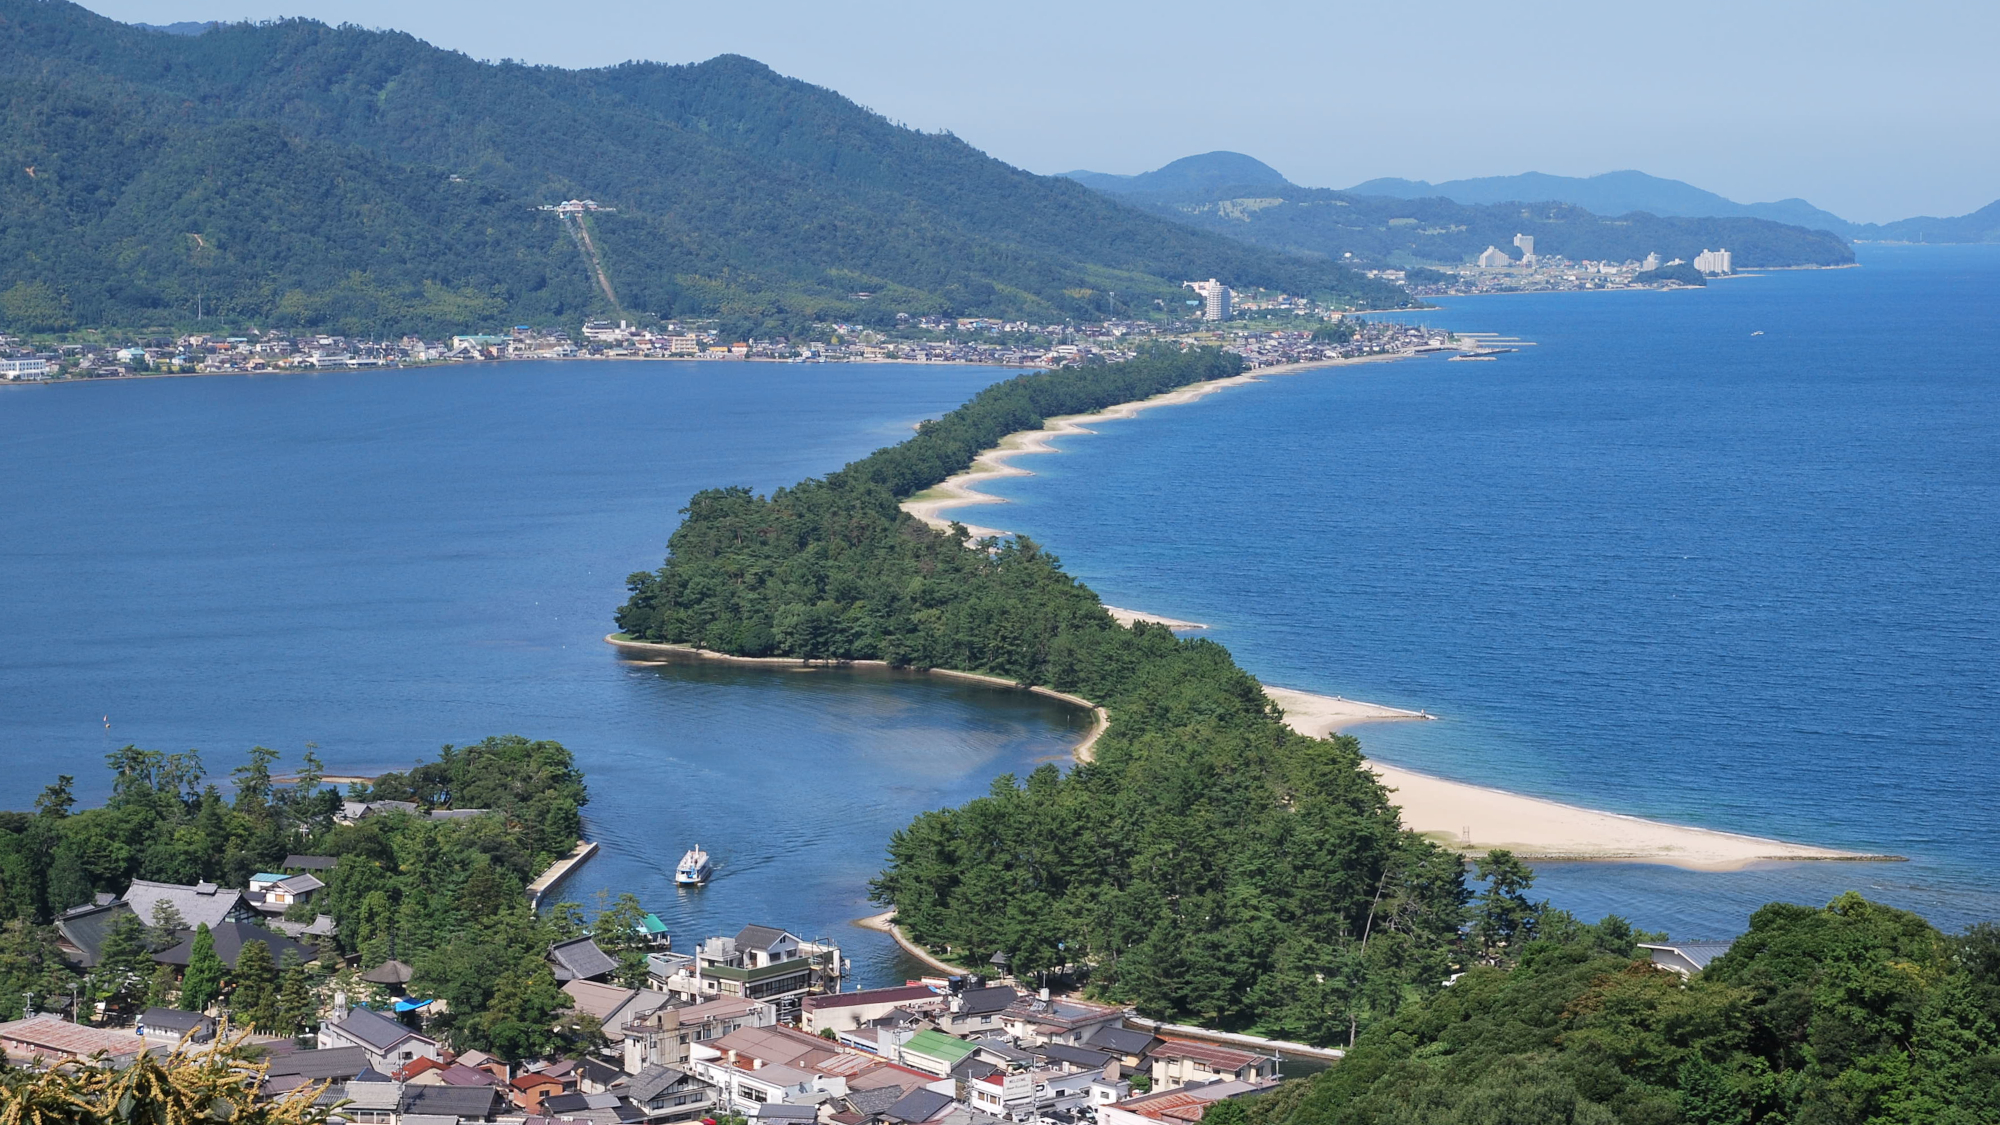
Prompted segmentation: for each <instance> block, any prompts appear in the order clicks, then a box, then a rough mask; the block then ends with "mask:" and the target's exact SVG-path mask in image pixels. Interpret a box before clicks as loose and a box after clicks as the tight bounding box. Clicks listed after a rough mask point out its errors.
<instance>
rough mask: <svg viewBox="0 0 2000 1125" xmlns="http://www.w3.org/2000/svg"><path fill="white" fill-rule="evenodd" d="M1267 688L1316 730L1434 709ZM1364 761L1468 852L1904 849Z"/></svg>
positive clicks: (1299, 723)
mask: <svg viewBox="0 0 2000 1125" xmlns="http://www.w3.org/2000/svg"><path fill="white" fill-rule="evenodd" d="M1264 694H1265V695H1267V696H1269V697H1270V699H1271V702H1273V703H1276V704H1277V705H1278V706H1279V707H1281V708H1283V709H1284V712H1285V724H1286V725H1287V726H1289V727H1291V728H1292V729H1293V730H1295V731H1298V732H1299V733H1300V734H1304V735H1310V736H1312V737H1314V738H1324V737H1326V736H1328V735H1330V734H1334V733H1336V732H1339V731H1344V730H1347V729H1349V728H1352V727H1356V726H1360V725H1362V724H1366V723H1381V722H1405V721H1409V720H1413V719H1414V720H1419V721H1421V720H1425V719H1430V718H1433V717H1434V716H1431V715H1428V714H1426V713H1425V712H1422V711H1405V710H1402V709H1400V708H1395V707H1383V706H1381V705H1379V704H1374V703H1362V702H1360V701H1359V700H1353V699H1342V698H1340V697H1339V696H1325V695H1315V694H1312V693H1310V692H1303V691H1297V690H1294V689H1290V688H1278V687H1266V688H1265V689H1264ZM1367 768H1368V769H1369V770H1370V771H1371V772H1373V773H1374V774H1375V776H1377V777H1379V778H1381V779H1382V784H1383V785H1384V786H1386V787H1388V789H1389V790H1390V792H1391V794H1392V797H1391V800H1392V801H1394V803H1395V804H1396V805H1398V806H1399V807H1400V808H1401V809H1402V815H1403V826H1404V827H1406V828H1409V829H1411V830H1412V831H1415V832H1418V833H1421V834H1423V835H1425V836H1428V837H1430V838H1431V839H1433V840H1436V841H1437V842H1438V843H1440V844H1443V845H1445V846H1446V847H1449V848H1454V849H1456V850H1458V851H1460V852H1463V853H1465V854H1468V855H1484V854H1486V853H1487V852H1489V851H1491V850H1493V849H1494V848H1506V849H1508V850H1509V851H1512V852H1513V853H1514V854H1515V855H1518V856H1520V857H1522V858H1523V859H1539V860H1622V861H1625V862H1631V863H1661V864H1667V865H1669V866H1673V867H1684V868H1688V869H1690V870H1694V871H1736V870H1740V869H1742V868H1745V867H1749V866H1751V865H1753V864H1758V863H1765V862H1770V861H1782V860H1807V859H1813V860H1827V859H1845V860H1869V859H1873V860H1886V859H1896V858H1898V857H1895V856H1877V855H1864V854H1862V853H1859V852H1848V851H1840V850H1837V849H1834V848H1821V847H1814V846H1812V845H1809V844H1791V843H1786V842H1784V841H1782V840H1767V839H1764V838H1762V837H1759V836H1744V835H1739V834H1737V833H1734V832H1718V831H1715V830H1714V829H1711V828H1691V827H1688V826H1686V825H1680V824H1668V823H1666V822H1664V821H1658V820H1647V819H1644V818H1643V817H1636V816H1626V815H1624V814H1622V813H1610V812H1600V811H1598V810H1596V809H1586V808H1581V807H1578V806H1576V805H1566V804H1563V803H1562V802H1560V801H1550V800H1546V799H1544V798H1541V797H1529V796H1525V795H1523V794H1520V793H1509V792H1507V791H1505V790H1502V789H1491V788H1488V787H1486V786H1483V785H1472V784H1469V783H1467V782H1463V781H1452V780H1449V779H1447V778H1442V777H1437V776H1435V775H1432V774H1427V773H1419V772H1417V771H1416V770H1412V769H1405V768H1403V767H1402V766H1392V765H1389V764H1388V763H1386V762H1381V761H1377V760H1375V759H1372V758H1371V759H1368V760H1367Z"/></svg>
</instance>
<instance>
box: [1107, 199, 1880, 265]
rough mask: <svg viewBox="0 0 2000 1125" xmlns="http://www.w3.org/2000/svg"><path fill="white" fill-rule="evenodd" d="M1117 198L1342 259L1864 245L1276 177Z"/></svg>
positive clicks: (1789, 254)
mask: <svg viewBox="0 0 2000 1125" xmlns="http://www.w3.org/2000/svg"><path fill="white" fill-rule="evenodd" d="M1118 198H1120V199H1123V200H1125V201H1127V202H1130V203H1132V204H1134V205H1135V206H1139V207H1143V208H1145V209H1146V210H1149V211H1151V212H1152V213H1154V214H1156V215H1160V216H1162V217H1165V218H1171V219H1174V220H1176V221H1179V222H1182V223H1186V224H1188V225H1189V226H1192V227H1194V228H1196V229H1199V230H1204V231H1210V232H1214V233H1217V234H1223V235H1227V236H1229V237H1232V238H1237V239H1241V240H1243V241H1245V242H1248V243H1252V244H1254V245H1257V246H1263V247H1267V248H1270V249H1273V250H1279V251H1283V252H1286V253H1294V254H1307V255H1317V256H1323V257H1326V258H1332V259H1341V258H1342V257H1343V256H1344V255H1348V254H1352V255H1353V260H1354V261H1356V262H1360V263H1367V264H1371V265H1381V264H1387V265H1397V266H1402V265H1411V264H1421V263H1435V264H1451V265H1456V264H1460V263H1466V262H1470V261H1472V260H1473V259H1474V258H1476V257H1478V255H1479V252H1480V251H1482V250H1484V249H1486V248H1487V247H1488V246H1498V247H1501V248H1502V249H1507V248H1509V247H1511V246H1512V244H1513V240H1514V236H1515V235H1516V234H1530V235H1533V236H1534V238H1535V251H1536V252H1537V253H1538V254H1541V255H1542V256H1544V257H1549V256H1561V257H1565V258H1569V259H1571V260H1573V261H1583V260H1586V259H1589V260H1593V261H1598V260H1604V259H1610V260H1612V261H1619V262H1623V261H1627V260H1631V259H1644V258H1645V256H1646V255H1647V254H1649V253H1655V252H1657V253H1658V254H1659V255H1660V257H1661V258H1662V259H1672V258H1687V259H1692V258H1693V257H1694V256H1695V255H1696V254H1699V253H1700V252H1701V251H1703V250H1705V249H1712V248H1716V247H1726V248H1727V249H1729V250H1730V251H1731V253H1732V254H1734V256H1735V261H1736V266H1737V267H1738V268H1739V269H1756V268H1775V267H1784V266H1835V265H1846V264H1849V263H1851V262H1853V261H1854V251H1853V250H1852V249H1850V248H1849V247H1848V245H1847V243H1846V242H1845V241H1843V240H1842V239H1841V238H1840V237H1839V236H1838V235H1834V234H1830V233H1828V232H1826V231H1820V230H1807V229H1806V228H1804V227H1796V226H1788V225H1786V224H1783V223H1775V222H1772V221H1770V220H1768V219H1756V218H1743V217H1724V218H1690V217H1684V216H1681V217H1669V216H1658V215H1651V214H1647V213H1645V212H1637V213H1634V214H1629V215H1621V216H1619V217H1617V218H1606V217H1604V216H1601V215H1596V214H1593V213H1591V212H1589V211H1586V210H1584V209H1583V208H1581V207H1577V206H1574V205H1571V204H1566V203H1499V204H1465V203H1455V202H1453V201H1451V200H1449V199H1443V198H1430V199H1397V198H1393V197H1389V196H1379V195H1355V194H1352V193H1349V192H1343V191H1330V190H1327V189H1324V188H1304V187H1296V186H1292V185H1289V184H1270V183H1260V184H1256V185H1254V186H1247V187H1245V186H1239V187H1230V188H1222V189H1216V190H1212V191H1209V192H1206V193H1203V194H1200V195H1185V194H1183V195H1175V194H1159V193H1155V194H1132V193H1123V194H1120V195H1119V196H1118ZM1512 252H1513V251H1511V250H1510V253H1512Z"/></svg>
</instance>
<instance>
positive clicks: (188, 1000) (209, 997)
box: [181, 922, 270, 1012]
mask: <svg viewBox="0 0 2000 1125" xmlns="http://www.w3.org/2000/svg"><path fill="white" fill-rule="evenodd" d="M265 956H266V957H267V958H268V957H269V956H270V951H269V949H268V948H267V949H266V950H265ZM222 973H223V968H222V958H221V957H219V956H217V955H216V952H215V935H214V934H212V933H210V932H209V929H208V923H207V922H203V923H202V924H201V925H199V926H196V927H195V928H194V944H193V945H192V946H191V947H189V949H188V963H187V969H186V970H185V971H184V972H182V973H181V1007H182V1008H184V1009H186V1010H188V1011H190V1012H204V1011H207V1010H208V1006H209V1005H210V1004H213V1003H215V1002H216V1000H217V999H219V998H220V997H221V996H222Z"/></svg>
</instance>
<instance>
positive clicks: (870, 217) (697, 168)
mask: <svg viewBox="0 0 2000 1125" xmlns="http://www.w3.org/2000/svg"><path fill="white" fill-rule="evenodd" d="M0 74H4V75H5V76H6V77H5V78H4V79H0V168H5V169H6V171H5V172H4V173H0V329H8V330H31V331H44V330H53V329H55V328H60V327H65V326H68V325H70V324H75V323H81V324H84V325H102V324H113V325H132V326H139V325H187V326H190V327H192V326H193V325H194V324H195V320H194V317H195V312H196V308H197V305H198V304H199V305H200V307H201V308H202V309H204V310H205V311H206V312H207V315H208V317H209V320H208V322H207V323H208V324H209V326H211V327H213V326H214V325H216V324H217V323H218V322H219V323H220V324H222V325H232V324H241V323H243V322H245V321H249V322H255V323H258V324H262V325H277V326H283V327H291V328H313V329H320V330H334V331H344V332H350V333H360V332H400V331H405V330H415V331H422V332H425V333H429V334H433V335H435V334H439V333H444V332H463V331H467V330H470V329H472V328H475V327H479V326H493V325H496V324H511V323H540V324H543V325H545V326H553V325H555V324H561V323H565V322H567V323H569V324H570V325H571V326H572V327H573V326H574V324H575V322H577V321H579V320H581V319H582V318H583V317H585V316H586V315H593V314H600V313H613V314H615V313H620V312H622V313H628V314H635V315H638V316H641V317H646V316H660V317H672V316H679V317H688V316H712V317H721V318H725V319H726V320H727V321H729V322H730V323H732V324H734V325H737V326H738V327H739V328H740V329H746V330H749V331H756V332H759V334H764V335H770V334H775V333H777V332H786V333H787V334H791V335H799V334H801V333H802V331H803V329H804V328H806V327H807V326H809V325H810V324H812V323H813V322H814V321H822V322H824V321H829V320H838V321H862V322H866V323H872V324H884V323H887V324H893V323H894V322H895V318H896V315H897V314H898V313H899V312H900V313H909V314H913V315H916V314H926V313H940V314H950V313H964V314H972V313H979V314H986V315H1008V316H1029V317H1033V318H1035V319H1037V320H1046V319H1058V320H1059V319H1062V318H1065V317H1072V316H1073V317H1087V318H1090V319H1098V318H1101V317H1103V316H1105V315H1107V313H1108V312H1109V310H1110V302H1109V297H1108V294H1109V293H1110V292H1111V291H1114V290H1115V291H1116V292H1117V294H1118V296H1119V303H1120V304H1121V305H1125V306H1127V307H1129V306H1130V305H1131V304H1132V303H1133V302H1135V301H1143V302H1145V303H1146V304H1148V305H1150V303H1151V301H1152V300H1153V299H1154V298H1156V297H1158V298H1171V297H1174V296H1175V295H1176V294H1177V293H1178V289H1177V286H1178V285H1179V283H1180V281H1181V280H1182V279H1183V278H1187V277H1211V276H1219V277H1224V278H1226V279H1228V280H1230V281H1231V282H1232V283H1233V284H1236V285H1239V286H1245V287H1248V286H1264V287H1270V288H1279V289H1284V290H1287V291H1290V292H1297V293H1317V294H1325V295H1329V296H1340V297H1345V298H1347V299H1349V300H1353V301H1359V302H1365V303H1368V304H1370V305H1371V306H1376V307H1380V306H1382V305H1385V304H1386V305H1395V304H1398V303H1402V302H1405V301H1406V300H1407V297H1406V295H1405V294H1404V293H1403V291H1402V290H1400V289H1398V288H1396V287H1394V286H1391V285H1387V284H1385V283H1382V282H1376V281H1370V280H1368V279H1367V278H1365V277H1361V276H1360V275H1358V274H1355V273H1353V272H1351V271H1349V270H1346V269H1343V268H1341V267H1339V266H1337V265H1334V264H1332V263H1330V262H1326V261H1321V260H1314V259H1310V258H1306V257H1300V256H1295V255H1291V254H1285V253H1274V252H1272V251H1268V250H1264V249H1261V248H1258V247H1253V246H1249V245H1245V244H1243V243H1240V242H1236V241H1233V240H1230V239H1227V238H1223V237H1219V236H1216V235H1212V234H1206V233H1203V232H1199V231H1193V230H1189V229H1187V228H1185V227H1182V226H1179V225H1177V224H1173V223H1169V222H1166V221H1163V220H1161V219H1158V218H1155V217H1153V216H1149V215H1146V214H1143V213H1141V212H1140V211H1137V210H1135V209H1133V208H1130V207H1127V206H1124V205H1122V204H1119V203H1116V202H1114V201H1111V200H1108V199H1105V198H1103V197H1101V196H1099V195H1097V194H1096V193H1094V192H1091V191H1089V190H1088V189H1086V188H1084V187H1082V186H1081V185H1079V184H1075V183H1072V182H1070V181H1067V180H1060V179H1053V178H1044V177H1038V176H1033V175H1030V174H1028V173H1026V172H1022V171H1020V170H1018V169H1015V168H1010V167H1008V166H1007V165H1005V164H1002V163H1001V162H999V161H997V160H993V159H991V158H989V157H987V156H985V155H984V154H982V153H980V152H978V151H977V150H975V149H973V148H972V147H971V146H969V145H967V144H965V143H964V142H963V141H960V140H958V139H957V138H955V137H951V136H949V135H942V134H927V133H920V132H917V131H915V130H911V129H906V128H901V127H898V126H895V125H892V124H890V123H889V122H887V121H885V120H883V119H882V118H881V117H880V116H878V115H876V114H874V113H871V112H869V111H867V110H865V109H863V108H862V107H860V106H857V105H855V104H854V103H852V102H850V101H848V100H847V99H845V98H842V97H840V96H838V95H837V94H834V93H832V92H831V91H828V90H824V89H821V88H818V87H814V86H810V85H808V84H806V83H803V82H798V81H795V80H792V79H787V78H783V77H781V76H779V75H777V74H775V73H773V72H772V71H770V70H769V69H768V68H766V67H763V66H761V65H759V64H757V63H755V62H752V61H751V60H748V59H744V58H739V57H734V56H724V57H722V58H717V59H712V60H710V61H709V62H706V63H702V64H698V65H693V66H660V65H655V64H629V65H625V66H618V67H611V68H607V69H603V70H593V71H566V70H559V69H556V68H552V67H550V68H544V67H526V66H521V65H518V64H512V63H503V64H500V65H493V64H488V63H481V62H477V61H475V60H473V59H469V58H467V57H465V56H464V55H462V54H459V53H457V52H451V51H443V50H439V49H437V48H434V47H431V46H429V45H428V44H425V43H422V42H420V41H418V40H416V39H414V38H412V37H410V36H408V35H403V34H397V33H385V32H373V31H366V30H363V29H361V28H359V27H354V26H344V27H337V28H336V27H327V26H325V25H323V24H319V23H314V22H311V21H306V20H285V21H277V22H273V23H268V24H259V25H251V24H237V25H229V26H221V27H217V28H214V29H212V30H210V31H208V32H207V33H206V34H203V35H200V36H192V37H190V36H173V35H164V34H161V33H158V32H151V31H146V30H143V29H140V28H134V27H130V26H127V25H123V24H119V23H116V22H113V21H111V20H108V19H105V18H103V17H100V16H97V15H94V14H92V13H90V12H87V11H85V10H84V9H82V8H79V7H77V6H75V5H73V4H70V3H67V2H62V0H56V2H44V0H0ZM31 169H32V173H31V172H30V171H29V170H31ZM567 197H591V198H595V199H598V200H600V201H603V202H604V203H607V204H609V205H611V206H614V207H616V208H617V210H616V212H615V213H613V212H604V213H599V214H598V215H596V216H594V217H593V218H592V220H591V221H592V225H593V241H594V242H596V243H597V244H598V246H599V248H600V249H601V250H602V252H603V256H604V263H605V267H606V269H607V270H608V272H609V276H610V280H611V282H612V283H613V286H614V287H615V289H616V291H617V294H618V296H619V298H620V300H621V301H622V302H623V305H624V307H623V308H622V309H615V310H614V309H612V308H611V307H610V306H609V304H608V303H607V301H606V300H605V298H604V296H603V295H602V294H601V293H600V292H598V291H597V288H596V286H595V284H594V283H593V280H592V278H591V276H590V273H589V271H588V270H587V269H586V267H585V264H584V261H583V259H582V256H581V255H580V254H579V252H578V250H577V249H576V247H575V246H573V245H572V244H571V242H570V240H569V238H568V237H567V236H566V235H565V233H564V231H563V229H562V227H561V225H560V223H559V222H558V220H557V219H556V217H555V216H554V215H552V214H548V213H545V212H540V211H537V210H536V207H537V206H538V205H541V204H548V203H553V202H556V201H558V200H561V199H564V198H567Z"/></svg>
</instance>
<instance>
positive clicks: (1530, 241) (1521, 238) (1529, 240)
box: [1514, 234, 1535, 267]
mask: <svg viewBox="0 0 2000 1125" xmlns="http://www.w3.org/2000/svg"><path fill="white" fill-rule="evenodd" d="M1514 245H1515V247H1517V248H1518V249H1519V250H1520V251H1521V264H1522V265H1524V266H1530V267H1532V266H1533V265H1534V264H1535V236H1534V235H1532V234H1517V235H1515V236H1514Z"/></svg>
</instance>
